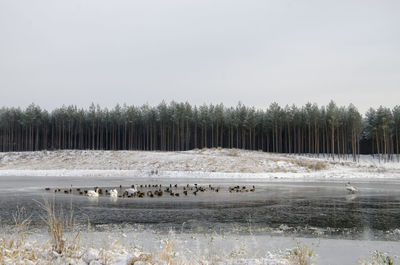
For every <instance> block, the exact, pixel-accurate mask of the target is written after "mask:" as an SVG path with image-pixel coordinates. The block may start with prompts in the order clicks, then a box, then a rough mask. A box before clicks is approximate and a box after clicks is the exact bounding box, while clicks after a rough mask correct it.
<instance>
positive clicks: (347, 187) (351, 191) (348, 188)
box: [346, 182, 358, 194]
mask: <svg viewBox="0 0 400 265" xmlns="http://www.w3.org/2000/svg"><path fill="white" fill-rule="evenodd" d="M346 190H348V191H349V192H350V193H353V194H354V193H356V192H358V189H357V188H356V187H354V186H352V185H350V182H348V183H347V184H346Z"/></svg>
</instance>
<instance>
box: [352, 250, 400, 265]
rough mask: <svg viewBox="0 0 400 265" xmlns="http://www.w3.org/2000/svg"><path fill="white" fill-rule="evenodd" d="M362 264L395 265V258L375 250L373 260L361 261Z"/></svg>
mask: <svg viewBox="0 0 400 265" xmlns="http://www.w3.org/2000/svg"><path fill="white" fill-rule="evenodd" d="M360 263H361V264H362V265H394V261H393V259H392V258H391V257H390V256H389V255H387V254H386V253H382V252H380V251H375V252H374V253H373V254H372V258H371V260H364V261H361V262H360Z"/></svg>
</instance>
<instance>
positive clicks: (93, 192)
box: [87, 189, 99, 197]
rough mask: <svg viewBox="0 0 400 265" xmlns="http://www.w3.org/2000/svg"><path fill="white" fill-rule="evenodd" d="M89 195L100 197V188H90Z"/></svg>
mask: <svg viewBox="0 0 400 265" xmlns="http://www.w3.org/2000/svg"><path fill="white" fill-rule="evenodd" d="M87 196H89V197H99V189H96V190H95V191H94V190H89V191H88V192H87Z"/></svg>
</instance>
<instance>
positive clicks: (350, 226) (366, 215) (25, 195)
mask: <svg viewBox="0 0 400 265" xmlns="http://www.w3.org/2000/svg"><path fill="white" fill-rule="evenodd" d="M235 181H236V180H235ZM195 183H196V184H198V185H199V186H203V187H208V185H210V184H211V185H212V186H213V187H219V188H220V191H219V192H218V193H217V192H210V191H206V192H199V193H198V194H197V196H194V195H193V194H192V192H189V194H188V196H184V195H183V193H182V187H183V186H185V185H187V184H190V185H191V186H193V185H194V184H195ZM132 184H139V185H143V186H144V185H148V184H151V185H153V184H162V185H163V186H164V187H169V185H170V184H172V185H174V184H177V185H178V188H173V190H174V192H176V193H180V196H179V197H175V196H174V197H172V196H170V195H169V194H166V193H164V195H163V196H161V197H154V198H150V197H147V196H146V197H144V198H118V199H117V200H111V199H110V198H109V197H106V196H100V197H99V198H98V199H89V198H88V197H86V196H81V195H79V192H77V191H76V189H77V188H80V189H82V190H84V189H87V188H88V189H93V188H94V186H98V187H102V188H103V189H110V188H117V189H119V187H120V185H122V186H123V188H122V189H119V190H120V191H123V190H124V189H125V188H128V187H130V186H131V185H132ZM344 184H345V182H339V181H337V182H290V181H286V182H277V181H276V182H259V181H258V182H257V181H240V182H238V181H236V182H235V183H229V182H228V180H226V179H220V180H218V179H215V180H210V179H196V180H194V179H193V178H190V179H182V178H180V179H168V180H166V181H165V180H163V179H162V177H159V178H151V179H146V178H135V177H132V178H126V177H123V178H117V177H115V178H111V179H110V178H106V177H104V178H100V177H85V178H82V177H56V178H51V177H34V178H30V177H0V220H1V223H2V225H11V224H12V223H13V218H12V213H13V212H15V211H16V209H17V207H24V208H25V209H26V210H27V213H28V214H29V215H31V220H32V222H31V224H32V225H33V226H36V227H39V228H40V227H42V226H43V225H44V223H43V221H42V219H41V218H40V216H43V215H44V212H43V211H42V210H41V209H40V207H39V205H38V202H43V201H44V200H49V201H50V202H53V203H54V204H55V205H56V207H57V208H58V209H59V208H61V207H62V208H63V211H64V213H67V214H69V211H70V208H71V205H72V208H73V215H74V219H75V220H76V222H77V223H78V224H82V225H85V224H87V223H88V221H89V222H90V224H91V226H92V228H93V229H94V230H95V232H97V233H102V232H104V231H108V230H109V229H112V228H115V227H117V228H118V229H119V230H121V228H122V229H123V228H126V229H127V230H130V231H142V232H141V233H146V232H145V231H157V233H161V234H164V235H166V234H168V233H170V232H171V231H174V232H175V233H176V234H180V239H179V238H177V239H176V240H177V241H179V240H184V239H182V238H184V237H185V235H205V236H207V235H213V234H218V235H222V234H228V233H234V234H235V235H237V236H242V238H243V240H250V239H249V238H251V242H253V243H254V242H257V244H258V245H259V246H260V245H263V244H264V245H263V248H265V247H266V246H269V245H268V244H270V248H274V247H275V248H276V247H280V246H283V247H284V246H288V245H290V243H288V242H289V241H291V240H290V239H289V238H291V237H297V238H303V241H304V242H315V240H320V239H322V240H325V241H322V243H319V244H320V246H324V244H325V245H326V246H325V247H320V252H321V253H322V254H321V255H322V256H320V258H319V259H320V261H321V259H322V260H324V254H323V253H324V252H326V253H327V254H326V255H327V256H325V258H326V257H328V259H329V257H330V258H332V255H333V254H332V253H334V252H331V251H329V249H330V248H331V247H332V244H333V245H334V244H337V246H336V248H337V249H338V251H339V250H340V249H342V250H349V249H351V246H353V247H355V248H357V247H356V246H357V245H358V249H363V250H365V252H366V253H367V254H368V251H372V250H374V249H380V247H381V248H383V249H382V250H383V251H385V250H388V251H389V252H390V253H391V254H392V255H393V254H394V255H399V254H400V244H399V241H400V182H397V181H389V182H379V181H368V182H362V181H358V182H354V183H352V184H353V185H355V186H357V187H358V188H359V189H360V192H359V193H357V194H349V193H348V192H347V191H346V190H345V187H344ZM71 185H72V189H73V190H74V193H73V194H64V193H62V192H61V193H56V194H54V191H53V190H54V189H56V188H60V189H62V190H63V189H69V188H70V187H71ZM236 185H239V186H240V187H243V186H246V188H248V187H251V186H252V185H255V187H256V191H255V192H239V193H237V192H232V193H230V192H229V187H230V186H236ZM46 187H48V188H50V191H45V188H46ZM142 190H143V191H147V190H148V189H146V188H142ZM153 190H154V189H153ZM271 237H274V238H275V239H274V240H273V241H271V242H275V243H268V244H267V243H266V241H270V239H269V238H271ZM313 240H314V241H313ZM337 240H339V241H337ZM139 241H140V240H139ZM263 241H265V243H262V242H263ZM249 242H250V241H249ZM251 242H250V243H251ZM285 242H286V243H285ZM324 242H325V243H324ZM327 242H328V243H327ZM329 242H336V243H329ZM337 242H342V243H337ZM352 242H353V243H352ZM142 243H143V244H146V241H143V242H142ZM253 243H251V244H253ZM227 244H228V245H229V243H227ZM312 244H314V243H312ZM363 244H364V245H363ZM397 248H398V249H399V250H398V253H396V252H397V250H396V249H397ZM359 251H361V250H359ZM356 252H357V250H356ZM329 253H330V254H329ZM342 253H344V252H343V251H342ZM349 253H351V252H349ZM363 254H364V253H363ZM349 255H350V254H349ZM345 256H346V255H345ZM353 258H354V257H353ZM344 261H346V258H344V260H342V262H344ZM330 264H335V263H330ZM338 264H339V263H338ZM342 264H346V262H345V263H342ZM349 264H351V263H349Z"/></svg>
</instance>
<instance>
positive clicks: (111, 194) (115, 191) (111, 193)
mask: <svg viewBox="0 0 400 265" xmlns="http://www.w3.org/2000/svg"><path fill="white" fill-rule="evenodd" d="M109 194H110V197H112V198H117V197H118V191H117V190H116V189H112V190H110V191H109Z"/></svg>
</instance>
